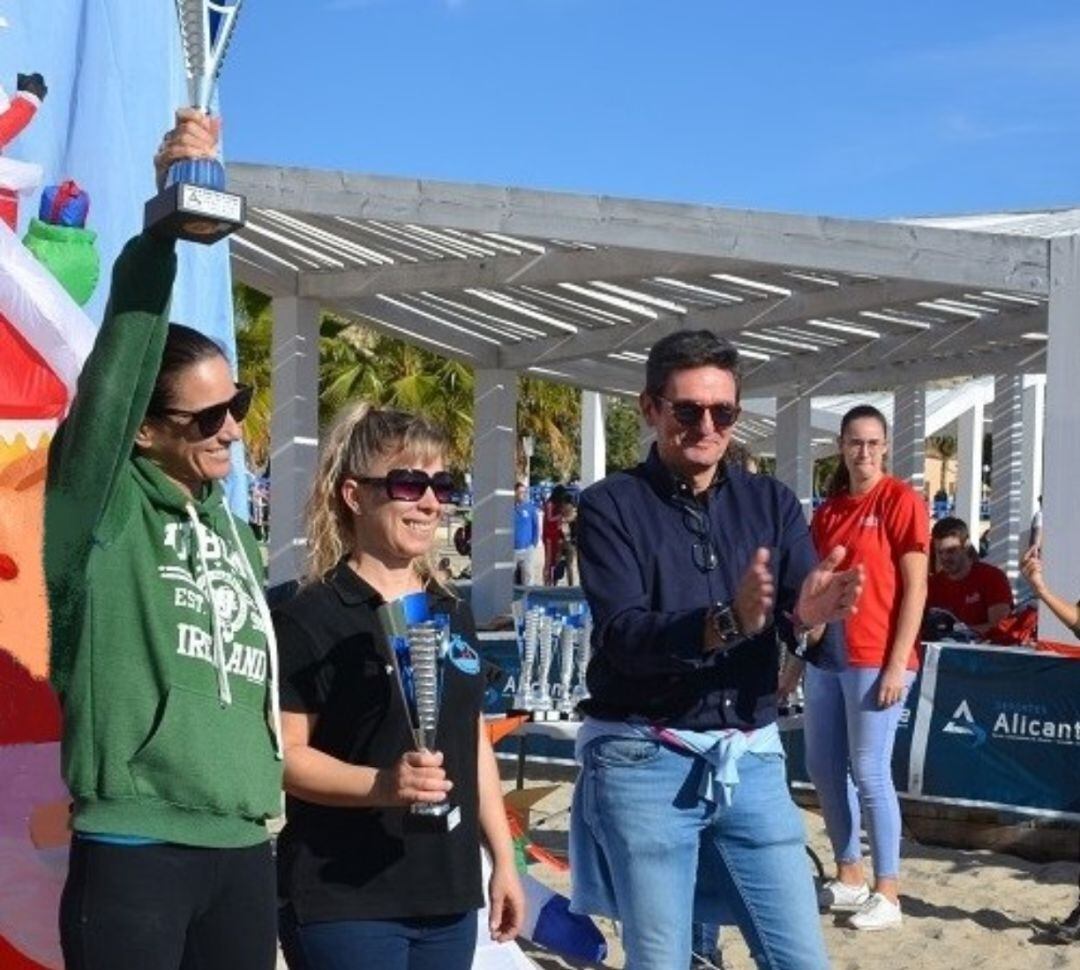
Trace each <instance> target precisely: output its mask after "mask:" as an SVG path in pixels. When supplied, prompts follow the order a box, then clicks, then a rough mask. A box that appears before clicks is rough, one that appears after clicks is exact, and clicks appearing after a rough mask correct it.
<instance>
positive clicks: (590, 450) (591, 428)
mask: <svg viewBox="0 0 1080 970" xmlns="http://www.w3.org/2000/svg"><path fill="white" fill-rule="evenodd" d="M605 410H606V409H605V407H604V396H603V395H602V394H600V393H598V392H597V391H582V392H581V486H582V488H586V487H587V486H589V485H592V483H593V482H598V481H600V479H601V478H603V477H604V476H605V475H606V474H607V434H606V433H605V428H604V411H605Z"/></svg>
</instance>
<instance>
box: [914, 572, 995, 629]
mask: <svg viewBox="0 0 1080 970" xmlns="http://www.w3.org/2000/svg"><path fill="white" fill-rule="evenodd" d="M1001 603H1004V604H1005V605H1006V606H1008V607H1009V609H1010V610H1011V609H1012V605H1013V596H1012V587H1011V586H1009V578H1008V577H1007V576H1006V575H1005V574H1004V573H1003V572H1002V571H1001V570H1000V569H998V568H997V566H991V565H990V564H989V563H986V562H973V563H972V564H971V569H970V571H969V572H968V574H967V575H966V576H965V577H964V578H963V579H950V578H949V577H948V576H946V575H945V573H941V572H938V573H934V574H933V575H932V576H931V577H930V586H929V589H928V591H927V595H926V605H927V606H928V607H931V606H932V607H935V608H937V609H939V610H948V611H949V612H950V613H952V615H953V616H955V617H956V618H957V619H958V620H960V621H961V622H962V623H966V624H967V625H968V626H975V625H976V624H980V625H981V624H983V623H986V622H987V616H986V611H987V610H989V609H990V607H991V606H997V605H998V604H1001Z"/></svg>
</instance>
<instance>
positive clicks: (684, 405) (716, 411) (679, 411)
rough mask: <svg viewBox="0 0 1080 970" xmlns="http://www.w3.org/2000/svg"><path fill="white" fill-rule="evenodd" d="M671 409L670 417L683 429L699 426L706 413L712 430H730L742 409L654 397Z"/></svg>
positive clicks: (730, 405) (725, 404)
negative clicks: (710, 421) (711, 424)
mask: <svg viewBox="0 0 1080 970" xmlns="http://www.w3.org/2000/svg"><path fill="white" fill-rule="evenodd" d="M656 400H657V401H662V402H663V403H664V404H666V405H667V406H668V407H669V408H670V409H671V416H672V417H673V418H674V419H675V420H676V421H677V422H678V423H679V424H681V425H682V426H683V427H684V428H696V427H697V426H698V425H700V424H701V417H702V415H703V414H704V413H705V412H706V411H708V412H709V416H710V417H711V418H712V423H713V427H714V428H730V427H731V426H732V425H733V424H734V423H735V422H736V421H738V420H739V415H740V414H742V408H741V407H739V405H737V404H728V403H727V402H726V401H725V402H723V403H721V404H697V403H695V402H694V401H671V400H669V399H668V398H666V397H660V396H659V395H657V396H656Z"/></svg>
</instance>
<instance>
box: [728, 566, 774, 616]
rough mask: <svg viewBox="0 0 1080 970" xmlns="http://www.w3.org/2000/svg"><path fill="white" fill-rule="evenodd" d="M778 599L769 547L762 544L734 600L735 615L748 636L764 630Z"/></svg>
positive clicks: (733, 609)
mask: <svg viewBox="0 0 1080 970" xmlns="http://www.w3.org/2000/svg"><path fill="white" fill-rule="evenodd" d="M774 602H776V585H775V584H774V583H773V577H772V570H771V569H770V568H769V550H768V549H765V548H761V549H758V550H757V551H756V552H755V553H754V558H753V561H752V562H751V563H750V568H749V569H747V570H746V573H745V574H744V575H743V578H742V582H741V583H739V589H738V591H737V592H736V593H735V599H734V600H733V601H732V604H731V609H732V611H733V612H734V613H735V619H737V620H738V621H739V630H740V631H742V633H744V634H746V635H747V636H753V635H754V634H755V633H760V632H761V631H762V630H764V629H765V624H766V623H767V622H768V620H769V617H770V616H771V615H772V608H773V603H774Z"/></svg>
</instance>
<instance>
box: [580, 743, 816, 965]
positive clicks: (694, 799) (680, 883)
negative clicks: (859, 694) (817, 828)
mask: <svg viewBox="0 0 1080 970" xmlns="http://www.w3.org/2000/svg"><path fill="white" fill-rule="evenodd" d="M703 770H705V762H704V761H703V760H702V759H701V758H699V757H697V756H695V755H693V754H691V753H689V752H685V751H680V750H677V749H674V748H671V747H668V746H666V745H663V744H661V743H660V742H659V741H653V740H649V739H645V738H598V739H597V740H596V741H594V742H592V743H591V744H590V745H589V746H588V747H587V748H586V749H585V751H584V754H583V759H582V770H581V775H580V777H579V779H578V785H577V789H576V790H575V793H574V798H575V800H577V801H578V802H579V803H578V805H577V806H576V808H575V816H576V819H580V820H581V821H582V823H583V824H585V825H588V826H589V828H590V829H591V830H592V834H593V835H594V836H595V838H596V840H597V841H598V843H599V845H600V846H601V848H602V854H603V865H602V868H603V870H604V875H605V876H606V877H607V878H608V879H609V880H610V883H611V885H612V888H613V890H614V897H615V903H616V907H617V911H618V918H619V919H620V920H621V921H622V929H623V947H624V949H625V951H626V958H627V962H626V968H627V970H672V968H678V970H683V968H685V967H687V966H689V964H690V951H691V923H692V922H693V921H697V922H713V923H719V922H732V921H734V922H735V923H737V924H738V926H739V928H740V929H741V930H742V933H743V936H744V937H745V938H746V941H747V944H748V946H749V947H750V950H751V952H752V953H753V954H754V956H755V959H756V961H757V964H758V966H759V967H760V968H763V970H821V968H823V967H828V965H829V963H828V958H827V957H826V955H825V944H824V941H823V939H822V935H821V925H820V922H819V918H818V910H817V900H816V898H815V895H814V887H813V881H812V879H811V875H810V867H809V864H808V862H807V858H806V852H805V849H804V845H805V832H804V830H803V825H802V819H801V818H800V816H799V813H798V811H797V810H796V808H795V806H794V804H793V803H792V801H791V796H790V795H789V794H788V788H787V779H786V776H785V771H784V758H783V755H780V754H773V753H768V754H757V753H753V752H748V753H747V754H745V755H743V757H742V758H740V760H739V776H740V781H739V784H738V786H737V787H736V789H735V794H734V798H733V800H732V804H731V805H730V806H728V807H726V808H725V807H723V806H719V805H716V804H714V803H713V802H710V801H706V800H703V799H702V798H700V797H699V796H698V794H697V792H698V786H699V784H700V781H701V772H702V771H703ZM576 819H575V820H576ZM571 844H573V840H572V841H571Z"/></svg>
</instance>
